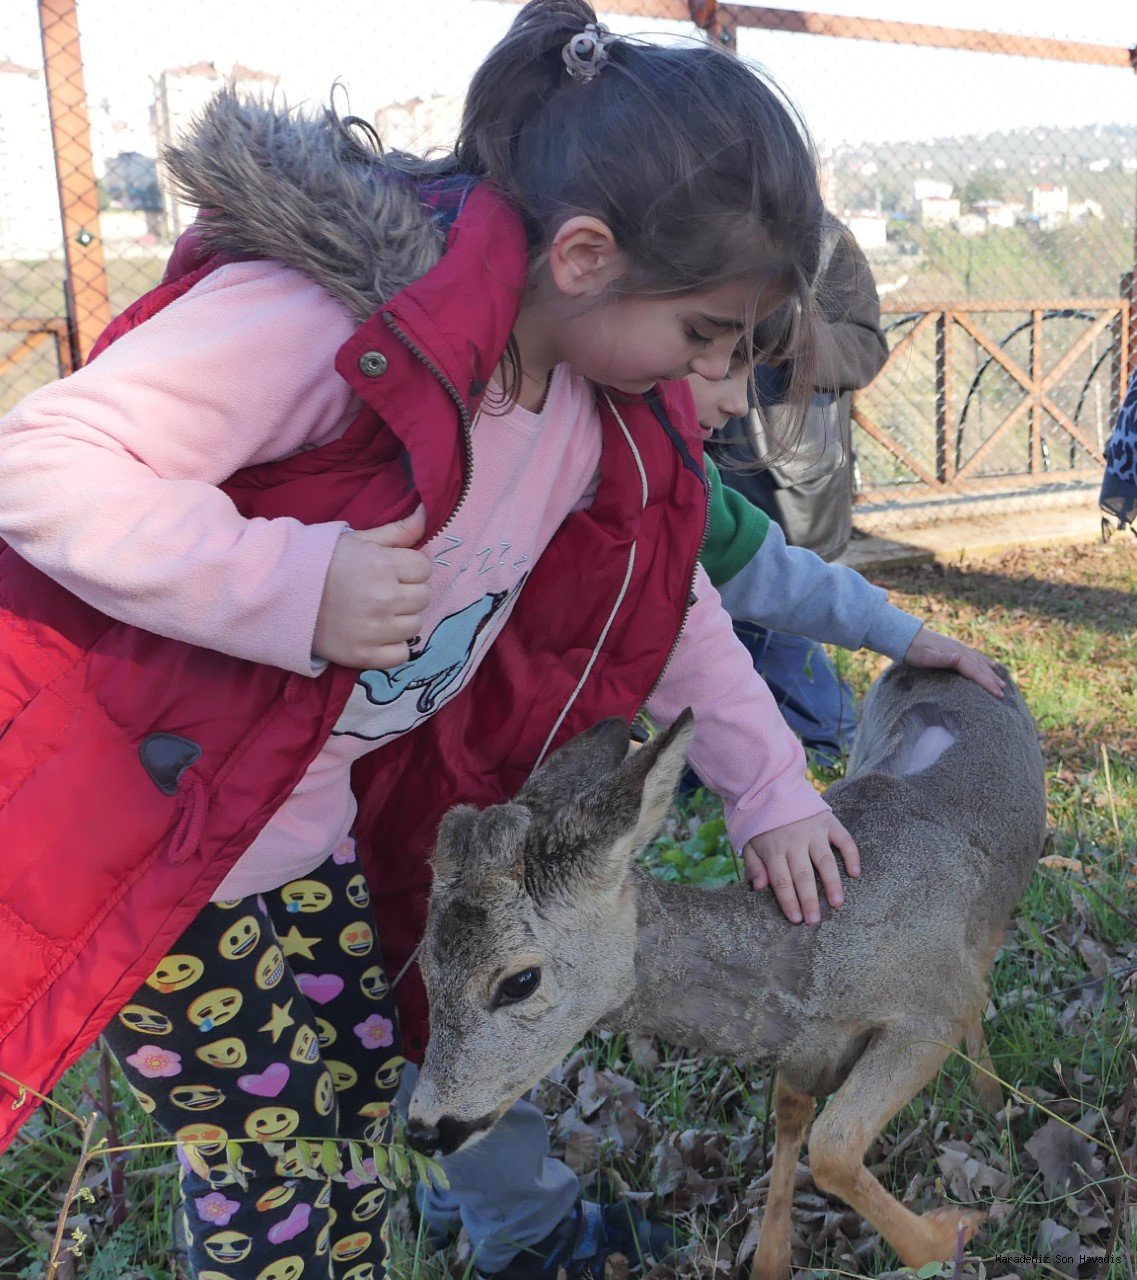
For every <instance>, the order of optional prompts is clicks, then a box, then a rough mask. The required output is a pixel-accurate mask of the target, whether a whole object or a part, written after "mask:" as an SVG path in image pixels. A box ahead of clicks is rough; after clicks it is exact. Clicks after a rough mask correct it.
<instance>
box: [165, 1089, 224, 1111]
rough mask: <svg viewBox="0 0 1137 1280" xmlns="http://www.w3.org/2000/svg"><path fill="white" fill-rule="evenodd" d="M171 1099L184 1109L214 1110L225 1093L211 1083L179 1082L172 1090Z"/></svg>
mask: <svg viewBox="0 0 1137 1280" xmlns="http://www.w3.org/2000/svg"><path fill="white" fill-rule="evenodd" d="M170 1101H171V1102H172V1103H173V1104H174V1106H175V1107H180V1108H181V1110H182V1111H212V1110H213V1108H214V1107H219V1106H220V1105H221V1104H222V1103H223V1102H224V1101H225V1095H224V1094H223V1093H222V1092H221V1090H220V1089H215V1088H214V1087H213V1085H211V1084H179V1085H175V1086H174V1088H172V1089H171V1090H170Z"/></svg>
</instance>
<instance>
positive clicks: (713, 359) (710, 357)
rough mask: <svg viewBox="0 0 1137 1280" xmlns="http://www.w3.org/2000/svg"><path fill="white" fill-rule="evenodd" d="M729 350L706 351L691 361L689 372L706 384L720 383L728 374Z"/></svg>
mask: <svg viewBox="0 0 1137 1280" xmlns="http://www.w3.org/2000/svg"><path fill="white" fill-rule="evenodd" d="M731 354H732V353H731V350H730V348H727V349H726V350H724V351H715V350H711V351H707V352H704V354H703V355H700V356H696V357H695V359H694V360H692V361H691V372H692V373H697V374H698V375H699V377H700V378H706V380H707V381H708V382H721V381H722V380H723V379H724V378H725V377H726V375H727V374H728V373H729V372H730V358H731Z"/></svg>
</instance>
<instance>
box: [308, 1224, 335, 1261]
mask: <svg viewBox="0 0 1137 1280" xmlns="http://www.w3.org/2000/svg"><path fill="white" fill-rule="evenodd" d="M331 1234H332V1224H331V1223H330V1222H325V1223H324V1225H323V1226H322V1227H321V1228H320V1230H319V1232H318V1234H317V1236H316V1243H315V1244H314V1245H313V1246H312V1251H313V1252H314V1253H315V1255H316V1257H317V1258H322V1257H323V1256H324V1254H325V1253H327V1251H328V1241H329V1240H330V1239H331Z"/></svg>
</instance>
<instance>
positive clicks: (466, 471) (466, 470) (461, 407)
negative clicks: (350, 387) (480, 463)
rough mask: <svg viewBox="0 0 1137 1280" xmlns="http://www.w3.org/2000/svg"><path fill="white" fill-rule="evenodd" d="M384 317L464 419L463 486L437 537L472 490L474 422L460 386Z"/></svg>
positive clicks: (439, 527)
mask: <svg viewBox="0 0 1137 1280" xmlns="http://www.w3.org/2000/svg"><path fill="white" fill-rule="evenodd" d="M383 319H384V320H385V321H386V322H387V326H388V328H389V329H390V330H391V332H392V333H393V334H394V335H395V337H396V338H398V339H399V341H400V342H401V343H402V344H403V346H404V347H406V348H407V350H408V351H409V352H410V353H411V354H412V355H413V356H414V357H415V358H416V359H418V360H419V361H421V363H422V364H424V365H425V366H426V367H427V369H429V370H430V372H431V373H432V374H434V376H435V378H436V379H437V381H438V382H439V384H440V385H441V386H442V387H443V389H444V390H445V391H446V392H447V393H448V394H449V396H450V398H451V400H453V401H454V404H455V407H456V408H457V410H458V416H459V417H460V418H461V419H462V453H463V458H464V462H465V465H464V466H463V468H462V487H461V489H460V490H459V492H458V501H457V502H456V503H455V504H454V509H453V510H452V511H451V512H450V514H449V515H448V516H447V517H446V519H445V520H444V521H443V522H442V523H441V524H440V525H439V526H438V528H437V529H436V530H435V531H434V533H433V535H432V537H437V536H438V535H439V534H440V533H441V532H442V531H443V530H444V529H446V528H447V527H448V526H449V525H450V524H451V523H452V522H453V520H454V517H455V516H456V515H457V514H458V508H459V507H461V505H462V503H463V502H465V501H466V498H467V497H468V495H469V492H470V484H471V482H472V479H473V474H474V438H473V437H474V424H473V423H472V422H471V420H470V414H469V412H468V411H467V409H466V406H465V404H464V403H463V401H462V397H461V396H460V395H459V394H458V388H457V387H456V386H455V385H454V384H453V382H451V381H450V379H449V378H448V377H447V376H446V374H444V373H443V372H442V370H441V369H440V368H439V367H438V365H436V364H435V363H434V361H433V360H432V359H431V358H430V357H429V356H428V355H427V354H426V352H425V351H423V350H422V349H421V348H420V347H418V346H416V344H415V343H414V342H412V341H411V339H410V338H409V337H408V336H407V335H406V334H405V333H404V332H403V330H402V329H400V328H399V326H398V325H397V324H396V323H395V320H394V317H393V316H391V315H390V314H389V313H388V312H383Z"/></svg>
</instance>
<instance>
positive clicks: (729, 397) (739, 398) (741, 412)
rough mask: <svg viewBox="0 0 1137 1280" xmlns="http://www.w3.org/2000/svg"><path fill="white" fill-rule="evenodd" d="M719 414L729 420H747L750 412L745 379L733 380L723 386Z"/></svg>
mask: <svg viewBox="0 0 1137 1280" xmlns="http://www.w3.org/2000/svg"><path fill="white" fill-rule="evenodd" d="M719 412H720V413H722V414H724V415H725V416H726V417H728V418H745V417H746V415H747V413H749V412H750V402H749V401H748V400H747V398H746V378H745V377H741V378H731V379H729V380H728V381H727V382H726V383H724V384H723V389H722V392H721V393H720V395H719Z"/></svg>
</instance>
